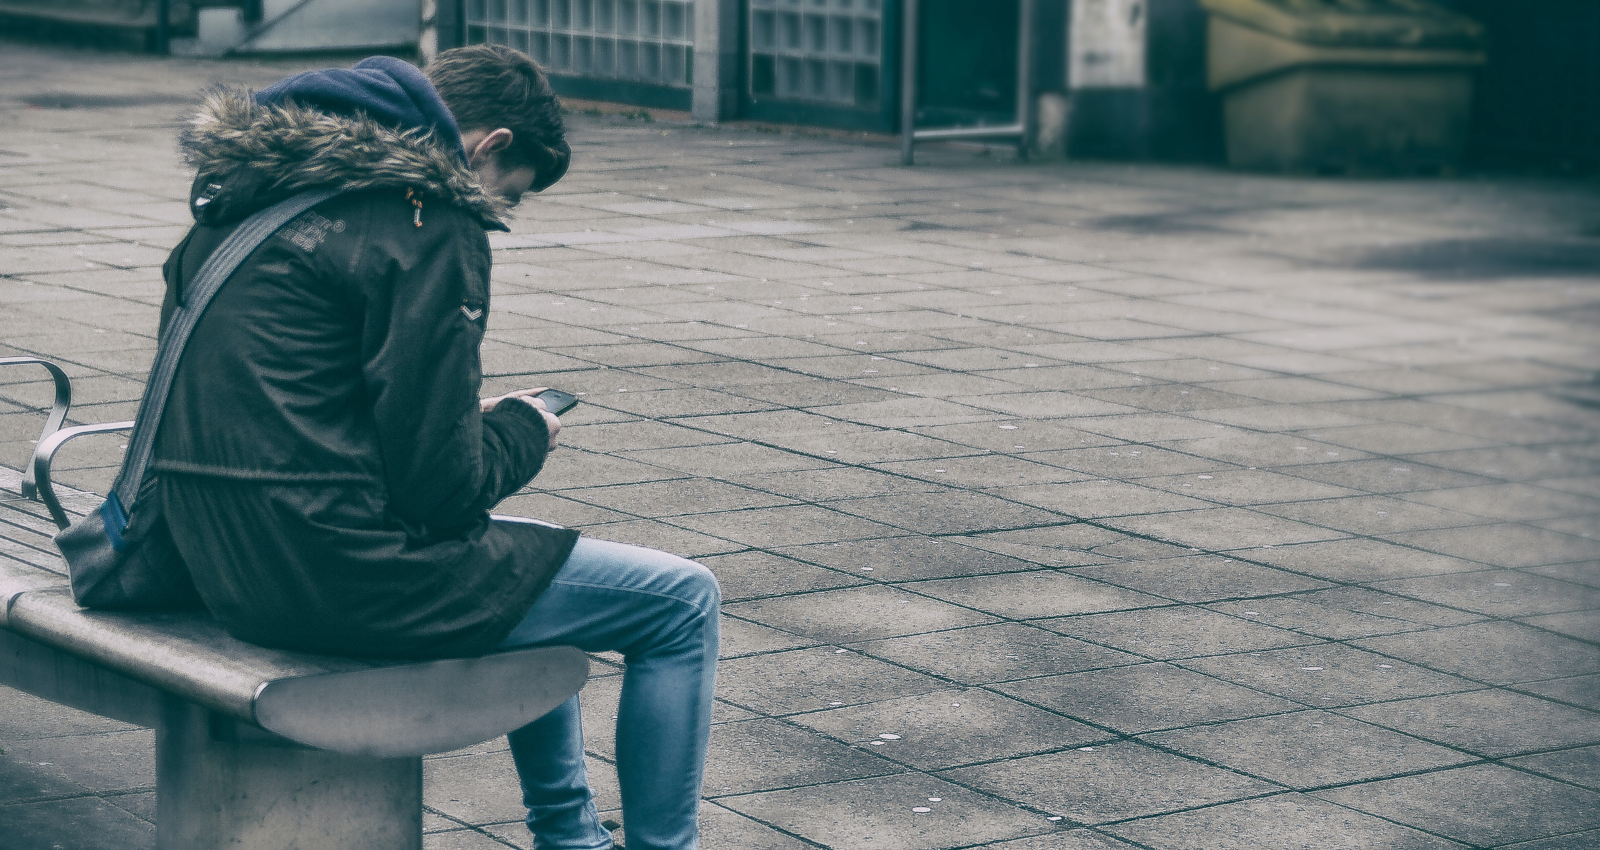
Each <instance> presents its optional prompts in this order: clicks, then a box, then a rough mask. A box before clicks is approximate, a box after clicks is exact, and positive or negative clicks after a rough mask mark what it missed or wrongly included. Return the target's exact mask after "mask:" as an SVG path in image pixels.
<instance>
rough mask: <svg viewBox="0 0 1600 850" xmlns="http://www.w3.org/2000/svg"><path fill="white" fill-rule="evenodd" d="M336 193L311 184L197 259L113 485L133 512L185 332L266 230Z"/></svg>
mask: <svg viewBox="0 0 1600 850" xmlns="http://www.w3.org/2000/svg"><path fill="white" fill-rule="evenodd" d="M337 194H339V191H338V190H336V189H314V190H311V191H309V192H302V193H300V194H298V195H295V196H294V197H292V198H289V199H287V200H283V201H279V202H278V203H276V204H273V205H272V206H270V207H267V208H266V209H264V210H262V211H260V212H258V213H256V214H255V215H253V216H251V217H249V218H247V219H245V220H244V222H243V223H242V224H240V225H239V226H238V227H237V228H236V229H235V230H234V231H233V233H232V234H230V235H229V236H228V238H227V239H225V240H223V242H222V244H221V245H219V246H217V248H216V250H214V251H212V252H211V256H209V257H207V258H206V261H205V262H204V263H202V264H201V266H200V271H199V272H197V273H196V274H195V276H194V280H193V281H191V282H190V284H189V289H188V292H187V293H185V297H184V299H183V304H182V306H180V307H178V308H177V309H176V310H174V311H173V313H172V317H171V319H170V320H169V322H168V324H167V332H166V334H165V335H164V336H163V337H162V338H161V344H160V347H159V348H158V349H157V351H156V362H155V364H154V365H152V366H151V367H150V380H149V381H148V382H147V383H146V384H145V388H144V398H143V399H142V400H141V401H140V402H139V413H138V415H137V416H135V417H134V426H133V436H132V437H131V438H130V439H129V440H128V454H127V456H126V457H125V458H123V461H122V472H121V473H120V474H118V475H117V481H116V483H115V484H113V485H112V487H111V491H112V492H113V493H115V494H116V496H117V499H118V500H119V501H120V502H121V503H122V504H123V505H124V506H125V509H126V510H127V512H128V514H129V515H130V516H131V515H132V514H133V505H134V499H135V498H136V497H137V496H138V494H139V487H140V485H141V484H143V482H144V476H145V472H146V471H147V470H148V469H149V468H150V454H151V452H152V451H154V449H155V443H156V432H157V431H159V430H160V429H161V415H162V413H163V412H165V410H166V407H167V394H168V393H169V392H170V391H171V390H172V379H173V378H174V377H175V376H176V375H177V374H178V359H179V358H180V357H182V356H183V348H184V346H185V345H187V344H188V342H189V335H190V334H191V333H192V332H193V331H194V328H195V325H198V324H199V323H200V317H201V316H202V315H204V314H205V311H206V307H207V306H209V305H210V304H211V299H212V297H213V296H215V295H216V294H217V292H218V291H219V290H221V289H222V285H223V284H224V283H227V282H228V277H229V276H230V275H232V274H233V272H234V270H235V269H237V268H239V264H240V263H243V262H244V261H245V258H246V257H249V256H250V254H252V253H253V252H254V251H255V250H256V248H258V247H260V246H261V243H262V242H265V241H266V240H267V237H268V236H271V235H272V234H274V233H276V232H277V231H278V229H279V228H281V227H283V226H284V225H285V224H288V223H289V222H290V221H291V220H292V219H294V217H295V216H297V215H299V214H301V213H303V212H305V211H306V210H309V209H311V208H312V207H314V206H316V205H317V204H320V203H322V202H323V201H326V200H328V199H329V198H331V197H333V196H335V195H337Z"/></svg>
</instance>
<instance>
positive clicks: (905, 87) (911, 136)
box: [900, 0, 922, 165]
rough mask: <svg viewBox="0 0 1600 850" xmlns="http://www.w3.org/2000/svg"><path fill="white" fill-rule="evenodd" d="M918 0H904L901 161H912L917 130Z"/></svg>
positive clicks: (901, 77)
mask: <svg viewBox="0 0 1600 850" xmlns="http://www.w3.org/2000/svg"><path fill="white" fill-rule="evenodd" d="M921 5H922V4H921V3H920V2H918V0H902V2H901V17H902V18H903V19H904V21H905V25H904V28H903V30H902V36H901V39H900V164H901V165H910V164H911V163H912V160H913V157H914V154H913V152H912V149H913V148H914V147H915V146H916V133H917V127H916V124H917V11H918V7H920V6H921Z"/></svg>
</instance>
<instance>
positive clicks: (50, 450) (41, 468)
mask: <svg viewBox="0 0 1600 850" xmlns="http://www.w3.org/2000/svg"><path fill="white" fill-rule="evenodd" d="M132 428H133V422H132V421H131V420H130V421H127V422H103V423H101V424H99V425H79V426H77V427H75V428H62V429H60V430H57V431H54V432H53V433H51V434H49V435H48V436H46V437H45V438H44V439H42V440H40V441H39V446H38V448H36V449H34V450H33V463H31V464H29V466H28V469H29V473H30V474H31V475H32V476H33V478H34V484H35V485H36V486H37V488H38V493H39V501H41V502H44V506H45V507H46V508H49V509H50V518H51V519H53V520H55V523H56V525H57V526H58V527H60V528H63V529H65V528H66V527H67V526H69V525H71V524H72V520H71V519H70V518H68V517H67V512H66V511H64V510H62V509H61V501H60V500H59V499H57V498H56V491H55V487H54V486H53V485H52V484H51V483H50V464H51V463H52V462H54V460H55V457H56V450H57V449H59V448H61V447H62V446H64V445H66V444H67V441H69V440H73V439H76V438H78V437H82V436H84V435H86V434H106V433H109V432H112V431H128V430H131V429H132Z"/></svg>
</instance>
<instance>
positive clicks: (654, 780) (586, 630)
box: [495, 516, 722, 850]
mask: <svg viewBox="0 0 1600 850" xmlns="http://www.w3.org/2000/svg"><path fill="white" fill-rule="evenodd" d="M495 519H496V520H498V521H517V520H515V519H513V518H511V517H499V516H497V517H495ZM522 521H527V520H522ZM721 599H722V597H721V593H720V591H719V590H718V588H717V580H716V579H715V578H714V577H713V576H712V575H711V571H710V570H707V569H706V568H705V567H702V566H700V565H699V564H696V563H695V562H693V561H687V560H684V559H683V558H679V557H677V556H676V555H669V554H667V553H665V552H657V551H655V550H653V549H644V548H641V547H638V546H629V545H626V544H623V543H612V542H609V541H605V540H591V539H589V538H587V537H585V538H580V539H579V540H578V545H577V547H576V548H574V549H573V550H572V555H571V556H570V557H568V558H567V561H566V563H565V564H563V565H562V566H561V569H560V570H558V571H557V572H556V575H555V580H554V581H553V582H551V584H550V587H549V589H548V590H546V591H545V592H544V593H543V594H542V595H541V596H540V597H539V598H538V600H537V601H535V602H534V604H533V609H532V610H530V611H529V612H528V616H527V617H525V618H523V620H522V622H521V623H519V624H518V625H517V627H516V628H514V629H512V631H511V634H510V636H509V637H507V638H506V639H505V641H504V642H503V643H501V645H500V648H501V649H511V648H513V647H522V646H576V647H579V648H580V649H583V650H584V651H586V652H603V651H607V650H616V651H619V652H621V653H622V655H623V658H624V659H625V660H626V662H627V669H626V671H625V672H624V673H623V677H622V703H621V706H620V707H619V709H618V711H617V776H618V779H619V781H620V783H621V785H622V808H623V814H624V817H625V819H626V822H627V832H628V848H629V850H694V848H696V847H698V846H699V833H698V827H697V816H698V813H699V805H700V782H701V778H702V776H703V774H704V771H705V760H706V739H707V737H708V736H709V734H710V730H711V700H712V687H713V684H714V681H715V678H716V669H717V630H718V620H717V618H718V614H719V605H720V603H721ZM509 738H510V741H511V757H512V759H513V760H514V761H515V762H516V766H517V776H518V778H520V779H521V781H522V794H523V802H524V803H525V804H526V805H527V807H528V829H529V830H531V831H532V832H533V834H534V846H535V847H536V848H537V850H606V848H609V847H611V846H612V845H611V836H610V833H609V832H607V831H606V829H605V828H604V827H602V826H601V825H600V819H599V816H598V815H597V814H596V812H595V807H594V801H593V798H592V795H591V794H590V792H589V781H588V773H587V771H586V770H585V769H584V761H583V727H582V722H581V720H580V716H579V712H578V697H576V696H574V697H573V698H572V699H570V700H567V701H566V702H565V703H563V704H562V705H561V706H560V707H559V708H557V709H556V710H554V711H552V712H550V713H549V714H547V715H545V716H544V717H541V718H539V719H538V720H535V721H534V722H532V723H530V724H528V725H527V726H524V727H522V728H521V729H518V730H516V731H514V732H512V733H511V734H510V736H509Z"/></svg>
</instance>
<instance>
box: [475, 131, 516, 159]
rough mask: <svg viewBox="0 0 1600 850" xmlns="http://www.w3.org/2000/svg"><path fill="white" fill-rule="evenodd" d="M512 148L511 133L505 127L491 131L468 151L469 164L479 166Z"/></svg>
mask: <svg viewBox="0 0 1600 850" xmlns="http://www.w3.org/2000/svg"><path fill="white" fill-rule="evenodd" d="M509 147H511V131H510V130H509V129H507V128H505V127H498V128H495V129H493V130H490V131H489V132H488V133H487V134H485V135H484V137H483V138H482V139H479V140H478V143H477V144H476V145H474V146H473V147H472V150H469V151H467V164H468V165H474V166H475V165H478V164H479V163H481V162H483V161H484V160H486V159H488V158H489V157H491V156H494V155H495V154H497V153H500V152H501V151H503V150H505V149H506V148H509Z"/></svg>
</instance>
